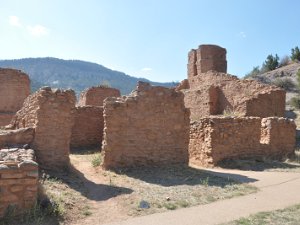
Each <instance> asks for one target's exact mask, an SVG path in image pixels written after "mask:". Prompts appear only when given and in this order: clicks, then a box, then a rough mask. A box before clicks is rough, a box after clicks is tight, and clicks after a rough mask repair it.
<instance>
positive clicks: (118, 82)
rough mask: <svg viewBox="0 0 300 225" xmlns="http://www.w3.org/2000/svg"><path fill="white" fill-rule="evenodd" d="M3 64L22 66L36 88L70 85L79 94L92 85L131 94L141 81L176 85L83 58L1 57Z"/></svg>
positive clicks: (1, 64) (11, 66)
mask: <svg viewBox="0 0 300 225" xmlns="http://www.w3.org/2000/svg"><path fill="white" fill-rule="evenodd" d="M0 67H3V68H15V69H20V70H22V71H24V72H25V73H27V74H28V75H29V76H30V79H31V86H32V90H33V91H35V90H36V89H38V88H39V87H41V86H51V87H54V88H71V89H73V90H75V91H76V93H77V94H78V93H80V92H81V91H82V90H84V89H85V88H88V87H91V86H96V85H99V84H109V85H110V86H111V87H114V88H118V89H120V91H121V93H122V94H128V93H130V92H131V91H132V90H133V89H134V88H135V86H136V84H137V82H138V81H146V82H150V83H151V84H152V85H161V86H166V87H170V86H173V85H174V83H172V82H170V83H158V82H152V81H149V80H147V79H144V78H136V77H132V76H129V75H127V74H125V73H122V72H119V71H114V70H111V69H108V68H106V67H104V66H102V65H99V64H96V63H91V62H85V61H80V60H62V59H57V58H48V57H47V58H26V59H15V60H0Z"/></svg>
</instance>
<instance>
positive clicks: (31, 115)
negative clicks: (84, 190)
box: [11, 87, 76, 170]
mask: <svg viewBox="0 0 300 225" xmlns="http://www.w3.org/2000/svg"><path fill="white" fill-rule="evenodd" d="M75 101H76V97H75V93H74V91H72V90H66V91H63V90H59V89H51V88H49V87H45V88H42V89H40V90H39V91H37V92H36V93H34V94H32V95H30V96H29V97H28V98H27V99H26V100H25V102H24V105H23V107H22V109H21V110H19V111H18V112H17V114H16V116H15V117H14V119H13V120H12V123H11V127H12V128H16V129H17V128H25V127H34V128H35V137H34V140H33V142H32V147H33V149H34V150H35V152H36V156H37V161H38V163H39V164H40V166H41V167H42V168H45V169H52V170H59V169H62V168H65V167H66V166H68V164H69V150H70V140H71V133H72V127H73V123H74V119H73V110H74V108H75Z"/></svg>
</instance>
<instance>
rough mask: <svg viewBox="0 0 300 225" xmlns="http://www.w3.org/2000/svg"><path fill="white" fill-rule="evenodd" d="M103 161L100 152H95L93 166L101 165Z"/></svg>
mask: <svg viewBox="0 0 300 225" xmlns="http://www.w3.org/2000/svg"><path fill="white" fill-rule="evenodd" d="M101 163H102V157H101V155H100V153H95V154H94V155H93V156H92V166H93V167H97V166H100V165H101Z"/></svg>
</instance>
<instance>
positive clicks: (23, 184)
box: [0, 148, 38, 217]
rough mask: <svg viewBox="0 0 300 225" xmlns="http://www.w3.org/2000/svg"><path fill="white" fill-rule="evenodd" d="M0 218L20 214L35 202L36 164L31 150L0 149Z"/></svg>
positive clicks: (36, 189)
mask: <svg viewBox="0 0 300 225" xmlns="http://www.w3.org/2000/svg"><path fill="white" fill-rule="evenodd" d="M0 190H1V191H0V217H2V216H4V215H5V214H6V213H10V215H11V213H13V214H20V213H22V212H24V211H25V210H28V209H30V208H31V207H33V206H34V205H35V203H36V200H37V191H38V164H37V163H36V162H35V156H34V151H33V150H31V149H18V148H10V149H1V148H0Z"/></svg>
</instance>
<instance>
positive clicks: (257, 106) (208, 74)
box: [177, 45, 285, 120]
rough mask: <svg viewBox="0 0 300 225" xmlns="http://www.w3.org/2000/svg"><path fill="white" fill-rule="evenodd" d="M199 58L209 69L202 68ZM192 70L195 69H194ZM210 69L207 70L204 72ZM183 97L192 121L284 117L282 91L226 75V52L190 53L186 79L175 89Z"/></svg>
mask: <svg viewBox="0 0 300 225" xmlns="http://www.w3.org/2000/svg"><path fill="white" fill-rule="evenodd" d="M202 59H205V60H204V64H205V62H206V61H207V60H208V61H213V62H211V63H208V64H209V66H207V65H206V66H202V65H203V63H202V64H201V63H200V62H199V60H200V61H201V60H202ZM193 68H194V69H193ZM203 68H209V69H203ZM177 89H178V90H181V91H182V92H183V93H184V94H185V106H186V107H187V108H189V109H190V111H191V119H193V120H197V119H199V118H201V117H205V116H209V115H220V114H228V113H229V114H234V115H239V116H258V117H269V116H278V117H282V116H284V112H285V91H284V90H282V89H280V88H278V87H276V86H270V85H265V84H262V83H259V82H257V81H254V80H240V79H238V78H237V77H236V76H232V75H229V74H226V50H225V49H223V48H220V47H218V46H213V45H204V46H202V45H201V46H200V47H199V48H198V49H197V50H191V52H190V53H189V64H188V80H187V81H186V80H185V81H184V82H182V83H181V84H180V85H179V86H178V87H177Z"/></svg>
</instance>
